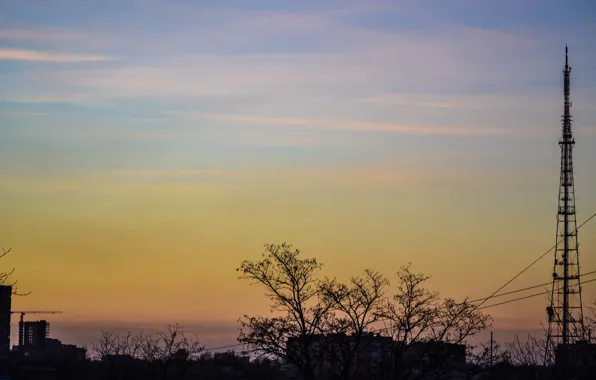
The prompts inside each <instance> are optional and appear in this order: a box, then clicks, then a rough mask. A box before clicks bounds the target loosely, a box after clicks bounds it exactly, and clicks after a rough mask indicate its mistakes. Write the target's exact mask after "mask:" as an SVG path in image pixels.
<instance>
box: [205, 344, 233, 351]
mask: <svg viewBox="0 0 596 380" xmlns="http://www.w3.org/2000/svg"><path fill="white" fill-rule="evenodd" d="M238 346H242V344H240V343H236V344H230V345H228V346H221V347H209V348H203V351H215V350H223V349H224V348H233V347H238Z"/></svg>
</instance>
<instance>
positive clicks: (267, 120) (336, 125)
mask: <svg viewBox="0 0 596 380" xmlns="http://www.w3.org/2000/svg"><path fill="white" fill-rule="evenodd" d="M196 117H197V118H199V119H201V118H203V119H208V120H209V119H210V120H217V121H224V122H232V123H238V124H247V125H263V126H271V127H311V128H322V129H330V130H336V131H357V132H390V133H402V134H418V135H431V134H432V135H478V136H495V135H510V134H514V133H515V131H514V130H511V129H505V128H470V127H435V126H424V125H402V124H399V123H384V122H375V121H351V120H332V119H319V118H300V117H294V118H292V117H275V116H259V115H237V114H236V115H234V114H210V113H206V114H202V115H197V116H196Z"/></svg>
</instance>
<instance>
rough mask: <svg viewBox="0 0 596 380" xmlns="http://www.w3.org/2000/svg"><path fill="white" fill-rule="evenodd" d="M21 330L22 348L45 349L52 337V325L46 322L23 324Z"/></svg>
mask: <svg viewBox="0 0 596 380" xmlns="http://www.w3.org/2000/svg"><path fill="white" fill-rule="evenodd" d="M20 327H21V328H20V329H19V330H20V331H19V334H21V336H22V340H20V339H19V341H22V342H23V343H22V345H21V346H22V347H21V348H45V347H46V342H47V339H48V338H49V337H50V323H49V322H48V321H45V320H41V321H28V322H23V324H22V326H20Z"/></svg>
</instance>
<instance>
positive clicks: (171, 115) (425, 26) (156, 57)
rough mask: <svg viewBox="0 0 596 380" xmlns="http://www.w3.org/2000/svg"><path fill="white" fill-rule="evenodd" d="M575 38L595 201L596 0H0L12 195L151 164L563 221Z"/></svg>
mask: <svg viewBox="0 0 596 380" xmlns="http://www.w3.org/2000/svg"><path fill="white" fill-rule="evenodd" d="M566 43H567V44H568V45H569V48H570V54H571V55H570V60H571V65H572V67H573V72H572V87H573V89H572V99H573V109H572V113H573V115H574V120H575V124H574V128H575V133H576V139H577V141H578V143H577V150H576V159H577V161H576V167H577V186H578V189H577V194H578V196H579V197H580V198H579V199H578V208H579V209H580V210H583V211H582V212H583V214H582V215H584V216H586V215H587V214H588V213H589V212H590V211H591V210H596V199H592V198H590V197H591V194H596V179H595V178H596V167H595V166H593V163H594V162H596V149H595V148H594V145H595V144H596V72H595V71H594V70H593V68H594V67H596V5H595V4H594V3H593V2H592V1H588V0H585V1H566V2H564V1H555V0H527V1H524V0H517V1H513V0H494V1H488V0H453V1H443V0H432V1H431V0H428V1H426V0H411V1H385V0H367V1H355V0H341V1H340V0H334V1H332V0H326V1H321V0H319V1H314V0H308V1H281V0H280V1H273V0H270V1H263V0H250V1H249V0H246V1H241V0H236V1H231V0H230V1H227V0H222V1H216V0H210V1H199V0H196V1H191V0H187V1H165V0H161V1H160V0H106V1H101V2H98V1H82V0H55V1H46V0H29V1H20V0H19V1H17V0H0V84H1V85H0V178H1V181H0V191H2V192H3V194H4V196H3V200H2V202H5V203H6V204H7V205H9V204H17V203H18V202H21V203H22V204H27V203H31V202H36V203H35V204H42V203H43V202H46V206H47V207H48V208H49V207H52V206H51V205H53V204H54V203H52V202H54V201H56V200H58V201H57V203H56V204H59V205H62V204H63V203H61V202H66V201H64V199H66V195H65V194H70V195H68V196H73V197H76V196H77V195H76V194H79V195H80V193H75V192H73V191H72V190H73V189H80V188H86V189H90V191H98V192H99V191H102V189H104V188H105V186H108V185H109V186H115V187H118V186H124V185H126V184H128V183H137V182H143V181H149V182H150V181H156V182H160V183H163V184H165V185H166V186H170V185H171V186H174V185H176V186H177V187H176V189H178V188H179V187H178V186H184V185H186V184H187V182H188V181H189V178H188V177H189V173H190V174H191V175H192V176H197V177H200V178H199V179H196V178H195V179H193V181H195V180H196V181H199V183H201V184H204V183H215V184H217V186H221V187H226V186H228V187H233V186H237V187H238V186H241V185H239V183H240V184H242V186H247V187H250V186H253V185H254V184H255V183H260V184H261V185H262V186H263V187H267V186H268V185H270V184H272V183H273V184H275V183H277V185H279V183H280V182H283V183H295V182H292V181H302V182H303V184H304V186H307V187H311V188H313V189H316V188H317V186H321V188H323V187H324V186H326V184H328V183H331V182H333V186H336V187H346V184H348V186H347V187H349V186H352V185H353V186H356V187H358V186H362V187H363V188H364V187H367V186H370V187H371V188H372V187H375V186H378V187H382V188H384V189H385V190H384V191H386V192H384V193H383V195H380V193H374V192H372V193H366V191H364V190H363V191H364V192H362V193H359V194H360V195H359V196H361V198H358V200H357V202H358V204H364V203H366V202H368V200H369V199H371V197H377V199H391V198H392V197H393V193H391V191H394V188H395V187H399V186H402V185H401V184H402V182H403V183H408V184H410V183H412V184H413V185H411V186H413V188H411V189H409V191H412V193H413V194H415V193H419V194H426V195H428V194H430V195H432V196H434V197H436V198H433V199H431V200H430V201H429V202H430V203H429V204H427V203H425V202H427V201H428V200H423V201H420V199H418V198H416V199H418V200H417V201H420V202H421V204H422V205H425V204H426V205H427V206H428V207H430V206H429V205H430V204H432V205H435V206H437V205H439V206H440V205H443V206H444V208H443V209H440V210H437V211H436V215H435V214H428V215H431V216H430V217H431V218H433V217H436V218H437V219H433V222H428V223H433V225H434V226H435V224H434V223H436V226H435V227H436V228H437V231H435V232H436V233H437V234H439V235H440V234H441V233H442V232H441V228H447V227H441V223H440V221H442V220H443V219H442V218H443V217H445V218H447V216H445V215H447V214H449V213H454V212H455V213H456V212H462V214H461V215H459V216H458V218H459V219H458V220H460V222H461V221H464V220H470V218H468V217H467V216H466V215H468V214H465V213H469V214H470V215H473V213H474V212H476V211H478V212H479V213H484V214H483V215H485V214H486V215H488V214H490V212H495V213H497V214H498V220H499V221H500V222H499V223H500V224H499V223H497V222H496V221H490V222H488V224H489V225H490V228H492V230H490V231H488V232H487V231H484V232H483V233H485V234H487V235H486V236H488V234H489V232H490V233H493V234H495V237H494V239H495V241H496V240H507V239H501V237H500V236H498V234H500V233H507V230H506V226H507V225H508V223H510V225H511V226H516V228H517V226H518V224H519V226H521V225H522V224H523V223H534V221H537V220H540V221H541V222H540V223H539V225H537V226H535V227H532V228H535V230H533V231H538V230H540V231H542V233H544V234H545V235H546V236H550V235H549V234H551V233H552V235H553V238H554V228H555V225H554V221H555V220H554V216H555V215H554V211H555V210H556V205H555V204H554V203H548V202H555V201H556V191H557V181H558V172H557V170H558V160H559V151H558V146H557V138H558V134H559V133H560V129H559V128H560V126H559V123H560V121H559V120H560V114H561V112H562V90H561V82H562V74H561V71H562V68H563V65H564V49H565V44H566ZM123 173H124V174H123ZM225 173H230V177H227V175H226V174H225ZM238 173H242V175H240V177H241V178H244V179H243V180H242V181H244V182H242V181H241V182H234V180H232V179H230V178H231V177H232V176H234V175H235V174H238ZM246 173H253V174H254V175H253V174H248V175H245V174H246ZM272 173H273V174H272ZM220 174H221V175H220ZM285 175H287V176H288V177H286V176H285ZM265 177H266V178H265ZM334 181H337V182H334ZM398 184H399V186H398ZM277 185H276V186H277ZM254 186H255V187H256V185H254ZM272 186H273V185H272ZM279 186H281V185H279ZM330 186H331V185H330ZM408 186H410V185H408ZM416 186H420V187H416ZM275 189H277V187H275ZM333 189H336V188H335V187H334V188H333ZM359 189H360V187H359ZM65 191H66V193H64V192H65ZM247 191H249V190H247ZM252 191H254V192H255V193H259V190H258V189H257V190H255V189H252ZM280 191H281V190H280ZM313 191H314V190H313ZM321 191H323V190H321ZM325 191H327V190H325ZM334 191H336V192H335V193H333V194H339V190H334ZM24 193H27V194H28V195H23V194H24ZM42 193H43V194H44V196H46V197H48V198H43V200H42V198H41V196H42V195H41V194H42ZM48 193H51V194H52V195H51V196H49V195H47V194H48ZM315 193H316V192H315ZM315 193H313V194H315ZM331 193H332V192H329V193H325V194H327V195H325V196H327V197H329V198H333V197H334V196H335V195H333V196H332V195H329V194H331ZM94 194H95V193H94ZM265 194H266V193H265ZM276 194H279V193H276ZM291 194H294V193H290V192H288V193H287V194H286V193H284V194H283V196H287V197H288V199H289V197H291V196H293V195H291ZM313 194H310V195H309V197H316V195H313ZM316 194H318V193H316ZM321 194H323V193H321ZM80 196H81V198H80V201H81V204H85V200H86V199H87V198H85V197H90V198H88V199H87V200H88V201H89V202H100V201H98V199H99V198H97V197H96V196H95V195H93V196H91V195H89V194H83V195H80ZM251 196H252V195H251ZM400 196H401V197H402V198H399V197H398V196H395V198H396V199H398V198H399V199H406V198H404V197H403V194H402V195H400ZM38 197H39V198H38ZM53 197H54V198H53ZM60 197H62V198H60ZM106 197H107V196H106ZM112 197H116V196H115V195H113V196H112ZM247 197H248V196H247ZM280 197H281V198H280V199H282V200H283V199H285V198H283V197H282V195H280ZM384 197H385V198H384ZM420 197H422V195H420ZM337 198H338V199H340V198H341V197H340V196H339V195H337ZM414 198H415V197H413V198H412V199H414ZM119 199H120V198H119ZM121 199H124V198H121ZM308 199H311V198H308ZM312 199H315V198H312ZM321 199H327V198H325V197H323V196H322V198H321ZM341 199H343V198H341ZM350 199H352V198H350ZM353 200H354V199H352V201H353ZM234 201H235V199H230V202H234ZM352 201H350V202H352ZM101 202H104V203H101ZM101 202H100V203H101V204H103V205H107V204H108V203H106V202H108V201H106V200H105V199H102V200H101ZM222 202H223V203H225V202H224V201H222ZM338 202H339V201H338ZM404 202H406V201H404ZM412 202H415V201H412ZM100 203H98V204H100ZM123 203H125V202H124V201H123ZM223 203H222V204H223ZM282 203H283V202H282ZM321 203H323V202H322V201H321ZM313 204H315V203H313ZM338 204H339V203H338ZM71 206H72V205H71ZM460 206H461V208H460ZM11 207H12V206H11ZM24 207H25V206H23V208H24ZM55 207H59V206H55ZM60 207H62V206H60ZM65 207H66V206H65ZM69 207H70V206H69ZM72 207H74V206H72ZM313 207H314V206H313ZM321 207H322V206H321ZM362 207H364V206H362ZM523 207H527V209H520V208H523ZM337 208H339V206H337ZM388 208H390V207H388ZM20 210H21V209H19V208H18V207H17V206H14V207H12V208H11V213H14V215H13V214H10V215H9V216H14V217H18V215H21V214H22V213H21V212H20ZM396 210H397V208H396ZM446 210H449V212H448V211H446ZM458 210H459V211H458ZM462 210H463V211H462ZM466 210H467V211H466ZM272 212H273V211H272ZM534 212H536V214H532V213H534ZM313 215H317V214H316V210H314V211H313ZM371 215H372V214H371ZM373 219H374V218H372V217H371V220H373ZM579 219H583V218H581V217H580V218H579ZM73 220H74V219H73ZM280 220H281V219H280ZM501 222H502V223H501ZM5 223H8V222H5ZM425 223H426V221H425ZM462 223H463V222H462ZM470 223H473V222H470ZM23 225H25V224H23ZM0 227H1V226H0ZM280 228H282V227H280ZM370 228H371V229H372V227H370ZM490 228H488V229H490ZM520 228H521V227H520ZM2 229H3V228H0V230H2ZM536 233H537V232H536ZM445 234H447V233H446V232H445ZM515 234H517V235H515V236H516V237H515V239H518V238H519V239H521V238H522V235H524V232H522V231H521V230H519V228H518V230H517V231H515ZM537 234H538V233H537ZM530 235H531V234H530ZM483 236H484V235H483ZM536 236H538V235H535V236H534V237H536ZM540 236H543V235H540ZM526 237H527V236H526ZM526 237H524V238H526ZM11 238H12V236H9V235H8V234H7V233H5V234H4V235H2V234H0V240H11ZM259 238H260V237H259ZM280 238H281V237H280ZM487 239H488V237H487ZM491 239H492V238H491ZM510 239H513V238H511V237H510ZM513 240H514V239H513ZM551 240H553V239H551ZM551 240H548V241H542V240H541V241H536V242H535V244H536V246H534V245H533V246H532V248H533V249H534V248H536V247H538V248H540V247H544V248H547V247H548V246H550V242H551ZM262 243H265V242H262ZM297 243H298V242H297ZM348 243H349V242H346V244H348ZM10 244H11V245H14V244H13V243H10ZM131 244H132V243H131ZM259 244H261V242H259ZM512 244H513V243H512ZM532 244H534V243H532ZM495 247H496V246H495ZM69 249H70V248H69ZM495 249H496V248H495ZM454 250H455V248H454ZM537 253H538V252H537ZM437 255H439V254H438V253H437ZM511 255H513V254H512V253H511ZM530 256H531V257H533V256H532V255H530ZM437 257H438V256H437ZM479 260H480V259H479ZM588 260H592V261H590V262H594V260H593V259H590V258H588ZM430 261H431V260H429V262H430ZM526 261H528V260H525V261H524V260H522V262H524V263H525V262H526ZM529 261H531V260H529ZM595 263H596V262H595ZM222 265H223V264H222ZM226 265H227V264H226ZM429 265H431V264H429ZM478 265H481V264H478ZM503 265H504V264H503ZM512 265H513V264H512ZM520 265H521V262H520ZM549 265H550V264H547V265H546V267H548V266H549ZM429 268H430V267H429ZM544 275H545V276H546V277H548V269H545V271H544ZM478 276H480V275H479V274H478ZM508 276H509V272H503V273H502V275H499V276H497V277H498V278H497V277H495V281H496V282H499V281H500V280H501V279H502V278H505V277H508ZM540 278H542V277H540ZM536 279H537V281H538V282H540V281H541V280H540V279H538V277H536ZM234 280H235V279H231V280H230V279H228V280H226V281H228V282H230V281H234ZM496 282H495V284H496ZM532 284H533V283H529V284H528V285H532ZM487 286H492V285H487ZM487 291H488V289H487ZM482 295H484V294H476V295H474V296H482ZM540 310H542V309H540ZM540 312H541V311H540Z"/></svg>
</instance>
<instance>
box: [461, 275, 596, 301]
mask: <svg viewBox="0 0 596 380" xmlns="http://www.w3.org/2000/svg"><path fill="white" fill-rule="evenodd" d="M594 273H596V271H592V272H587V273H583V274H581V275H580V277H582V276H587V275H589V274H594ZM551 284H552V281H549V282H545V283H544V284H540V285H534V286H529V287H527V288H523V289H518V290H512V291H510V292H506V293H501V294H497V295H495V296H493V297H492V298H497V297H503V296H507V295H510V294H514V293H519V292H523V291H525V290H530V289H536V288H539V287H541V286H546V285H551ZM489 298H490V297H485V298H478V299H475V300H473V301H468V302H469V303H474V302H479V301H484V300H487V299H489Z"/></svg>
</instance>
